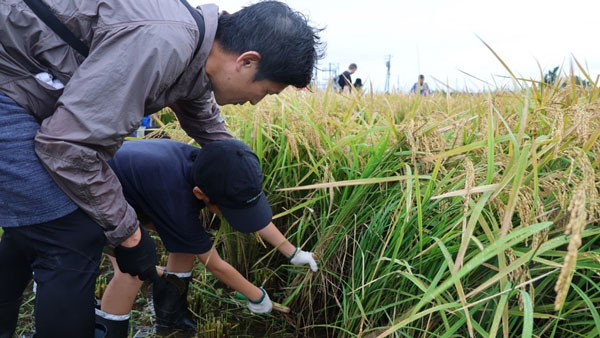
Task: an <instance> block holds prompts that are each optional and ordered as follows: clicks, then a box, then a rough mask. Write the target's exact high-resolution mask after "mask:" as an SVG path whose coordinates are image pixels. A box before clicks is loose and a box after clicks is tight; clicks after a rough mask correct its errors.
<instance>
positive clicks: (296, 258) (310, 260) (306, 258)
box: [290, 248, 318, 272]
mask: <svg viewBox="0 0 600 338" xmlns="http://www.w3.org/2000/svg"><path fill="white" fill-rule="evenodd" d="M290 263H292V264H294V265H305V264H308V265H310V269H311V270H312V271H313V272H317V270H318V267H317V262H316V261H315V258H314V257H313V253H312V252H307V251H302V250H300V248H296V251H294V253H293V254H292V256H291V257H290Z"/></svg>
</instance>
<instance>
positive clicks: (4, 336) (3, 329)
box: [0, 297, 21, 338]
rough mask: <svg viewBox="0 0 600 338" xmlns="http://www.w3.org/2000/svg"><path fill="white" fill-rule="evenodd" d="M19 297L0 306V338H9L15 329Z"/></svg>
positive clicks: (19, 304) (19, 302) (19, 303)
mask: <svg viewBox="0 0 600 338" xmlns="http://www.w3.org/2000/svg"><path fill="white" fill-rule="evenodd" d="M20 306H21V297H19V298H18V299H17V300H15V301H11V302H6V303H2V304H0V338H11V337H12V336H13V333H14V332H15V329H16V328H17V318H18V317H19V307H20Z"/></svg>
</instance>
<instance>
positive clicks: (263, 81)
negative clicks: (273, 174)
mask: <svg viewBox="0 0 600 338" xmlns="http://www.w3.org/2000/svg"><path fill="white" fill-rule="evenodd" d="M28 2H29V3H32V2H38V5H40V4H41V5H42V6H47V7H48V10H47V11H42V12H43V13H45V14H46V15H48V14H49V15H50V16H51V17H54V18H55V19H56V21H57V22H58V24H59V26H62V28H64V29H63V30H62V33H61V34H62V35H60V36H59V35H58V34H57V33H55V31H53V30H52V29H50V28H49V26H48V25H47V24H46V23H44V21H42V20H41V19H40V18H39V17H38V15H36V14H34V12H33V11H32V9H31V8H30V7H28V5H27V4H26V2H25V1H23V0H3V1H2V2H0V159H2V160H1V161H0V225H1V226H2V227H3V230H4V234H3V236H2V239H1V241H0V336H10V335H11V333H12V332H13V331H14V329H15V326H16V320H17V315H18V311H19V304H20V302H21V294H22V292H23V290H24V289H25V287H26V285H27V284H28V283H29V281H30V280H31V278H32V272H34V274H33V276H34V278H35V280H36V282H37V284H38V292H37V297H36V310H35V311H36V312H35V318H36V331H37V336H38V337H42V338H43V337H90V336H92V335H93V328H94V299H93V291H94V283H95V279H96V276H97V268H98V264H99V261H100V255H101V252H102V247H103V246H104V241H105V236H106V238H107V239H108V240H109V241H110V243H112V244H113V245H115V246H116V249H115V253H116V258H117V262H118V264H119V267H120V269H121V270H122V271H124V272H126V273H129V274H131V275H137V276H139V277H140V278H141V279H154V278H156V271H155V268H154V265H155V264H156V261H157V259H156V253H155V249H154V245H153V243H152V241H151V239H150V238H149V236H148V235H147V234H146V233H145V232H144V231H142V230H141V229H140V228H139V226H138V218H137V215H136V213H135V211H134V209H133V208H132V207H131V206H130V205H129V204H128V203H127V201H126V199H125V197H124V196H123V192H122V188H121V185H120V183H119V181H118V179H117V177H116V176H115V174H114V172H113V171H112V170H111V169H110V167H109V166H108V164H107V162H106V161H107V160H109V159H110V158H111V157H112V156H113V155H114V154H115V152H116V151H117V150H118V149H119V147H120V146H121V144H122V142H123V139H124V137H125V136H127V135H130V134H131V133H132V132H133V131H134V130H136V129H137V127H138V125H139V123H140V121H141V120H142V117H143V116H144V115H148V114H151V113H153V112H156V111H158V110H160V109H162V108H164V107H171V108H173V110H174V111H175V113H176V115H177V118H178V119H179V122H180V123H181V126H182V127H183V129H184V130H185V131H186V132H187V133H188V135H190V136H191V137H193V138H194V139H195V140H196V141H197V142H198V143H200V144H202V145H204V144H207V143H209V142H211V141H214V140H217V139H222V138H229V137H231V136H230V134H229V132H228V131H227V129H226V128H225V123H224V121H223V119H222V118H221V116H220V114H219V108H218V107H217V104H220V105H224V104H242V103H245V102H250V103H252V104H256V103H257V102H258V101H260V100H261V99H262V98H263V97H264V96H265V95H268V94H277V93H279V92H280V91H282V90H283V89H284V88H285V87H286V86H288V85H293V86H296V87H304V86H306V85H307V84H308V83H309V81H310V78H311V75H312V70H313V67H314V64H315V62H316V60H317V59H318V58H319V51H318V49H319V48H318V45H319V41H318V36H317V35H316V30H314V29H313V28H311V27H310V26H309V25H308V24H307V21H306V19H305V17H304V16H303V15H301V14H299V13H297V12H295V11H293V10H291V9H290V8H289V7H288V6H287V5H285V4H283V3H281V2H276V1H266V2H260V3H257V4H255V5H252V6H249V7H246V8H244V9H242V10H240V11H239V12H236V13H233V14H225V13H224V14H221V15H219V12H218V8H217V6H215V5H204V6H200V7H198V8H197V9H193V8H191V7H189V5H187V3H185V2H184V1H181V0H146V1H143V2H140V1H134V0H102V1H100V0H43V1H38V0H31V1H28ZM32 7H33V8H36V6H34V5H32ZM197 14H201V16H202V17H203V20H200V19H199V18H198V15H197ZM42 17H44V16H43V15H42ZM201 21H203V24H201ZM48 22H49V21H48ZM49 24H50V25H53V26H54V27H55V28H56V22H55V23H54V24H52V23H49ZM57 31H60V30H58V29H57ZM65 31H67V32H70V33H71V35H72V37H74V38H73V39H69V38H68V37H65V36H66V35H65ZM202 31H204V33H203V34H202V33H201V32H202ZM65 41H69V43H67V42H65ZM197 46H200V47H199V48H197ZM215 101H216V103H215ZM40 125H41V127H40ZM36 155H37V156H36ZM38 157H39V158H38Z"/></svg>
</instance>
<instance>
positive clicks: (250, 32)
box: [215, 1, 322, 88]
mask: <svg viewBox="0 0 600 338" xmlns="http://www.w3.org/2000/svg"><path fill="white" fill-rule="evenodd" d="M320 31H321V30H320V29H316V28H313V27H311V26H310V25H309V24H308V20H307V18H306V17H305V16H304V15H303V14H302V13H299V12H296V11H294V10H292V9H291V8H290V7H289V6H288V5H286V4H284V3H282V2H279V1H262V2H258V3H256V4H253V5H250V6H248V7H244V8H243V9H241V10H239V11H237V12H235V13H233V14H223V15H221V16H220V17H219V26H218V28H217V34H216V37H215V39H216V40H217V41H218V42H219V43H220V44H221V46H222V47H223V49H225V50H226V51H228V52H234V53H238V54H242V53H245V52H247V51H256V52H258V53H259V54H260V56H261V60H260V62H259V63H258V72H257V73H256V76H255V78H254V80H255V81H259V80H271V81H274V82H278V83H285V84H288V85H293V86H295V87H298V88H302V87H306V86H307V85H308V84H309V83H310V80H311V78H312V74H313V68H314V67H315V64H316V63H317V61H318V60H319V59H320V58H321V57H322V44H321V42H320V38H319V36H318V33H319V32H320Z"/></svg>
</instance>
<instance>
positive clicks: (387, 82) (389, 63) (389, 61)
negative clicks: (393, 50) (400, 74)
mask: <svg viewBox="0 0 600 338" xmlns="http://www.w3.org/2000/svg"><path fill="white" fill-rule="evenodd" d="M391 66H392V55H387V60H386V61H385V67H386V68H387V73H386V75H385V92H386V93H389V92H390V67H391Z"/></svg>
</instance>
